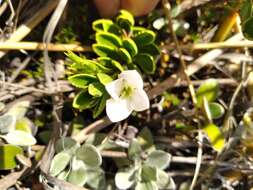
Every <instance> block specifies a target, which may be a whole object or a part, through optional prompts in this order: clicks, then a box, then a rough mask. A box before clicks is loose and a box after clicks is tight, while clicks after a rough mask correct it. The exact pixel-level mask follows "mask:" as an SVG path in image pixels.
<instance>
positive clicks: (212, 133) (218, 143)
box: [203, 124, 225, 152]
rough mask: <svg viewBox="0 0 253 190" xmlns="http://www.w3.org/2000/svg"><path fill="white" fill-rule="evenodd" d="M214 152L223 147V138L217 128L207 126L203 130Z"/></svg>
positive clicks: (211, 125) (210, 125) (213, 125)
mask: <svg viewBox="0 0 253 190" xmlns="http://www.w3.org/2000/svg"><path fill="white" fill-rule="evenodd" d="M203 130H204V132H205V133H206V135H207V137H208V139H209V141H210V143H211V145H212V147H213V149H214V150H216V151H218V152H220V151H221V150H222V149H223V147H224V145H225V138H224V135H223V134H222V132H221V130H220V129H219V127H217V126H216V125H215V124H209V125H207V126H205V127H204V128H203Z"/></svg>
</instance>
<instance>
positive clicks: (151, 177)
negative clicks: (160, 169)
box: [141, 165, 157, 182]
mask: <svg viewBox="0 0 253 190" xmlns="http://www.w3.org/2000/svg"><path fill="white" fill-rule="evenodd" d="M156 179H157V178H156V168H154V167H151V166H148V165H143V166H142V168H141V181H143V182H149V181H156Z"/></svg>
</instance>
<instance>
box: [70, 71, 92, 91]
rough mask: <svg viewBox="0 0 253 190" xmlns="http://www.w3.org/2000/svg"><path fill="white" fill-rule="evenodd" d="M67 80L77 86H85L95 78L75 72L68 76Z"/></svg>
mask: <svg viewBox="0 0 253 190" xmlns="http://www.w3.org/2000/svg"><path fill="white" fill-rule="evenodd" d="M68 80H69V82H70V83H71V84H72V85H73V86H75V87H78V88H87V87H88V85H89V84H90V83H92V82H95V81H96V80H97V78H96V77H95V76H93V75H88V74H76V75H73V76H70V77H69V78H68Z"/></svg>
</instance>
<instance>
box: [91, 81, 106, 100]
mask: <svg viewBox="0 0 253 190" xmlns="http://www.w3.org/2000/svg"><path fill="white" fill-rule="evenodd" d="M88 92H89V94H90V95H92V96H95V97H101V96H102V95H103V94H104V93H105V88H104V86H103V85H102V84H101V83H100V82H93V83H91V84H89V87H88Z"/></svg>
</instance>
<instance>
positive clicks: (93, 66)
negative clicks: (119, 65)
mask: <svg viewBox="0 0 253 190" xmlns="http://www.w3.org/2000/svg"><path fill="white" fill-rule="evenodd" d="M70 55H71V60H72V61H73V62H74V63H73V64H72V65H71V66H70V68H71V69H72V70H74V71H76V72H82V73H83V74H90V75H94V74H97V73H98V72H109V73H110V72H111V69H108V68H106V67H104V66H103V65H101V64H99V63H97V62H96V61H93V60H89V59H85V58H81V57H79V56H77V55H76V54H74V53H72V52H70V53H68V54H67V56H70Z"/></svg>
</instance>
